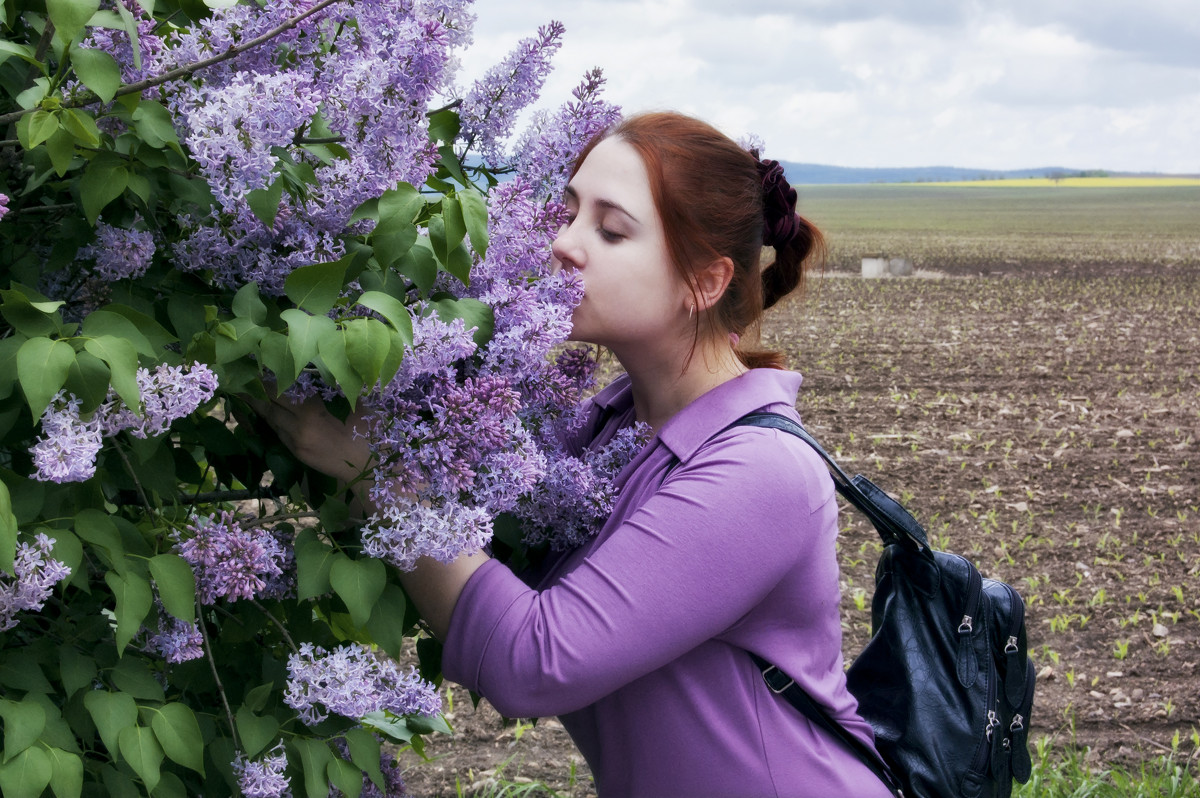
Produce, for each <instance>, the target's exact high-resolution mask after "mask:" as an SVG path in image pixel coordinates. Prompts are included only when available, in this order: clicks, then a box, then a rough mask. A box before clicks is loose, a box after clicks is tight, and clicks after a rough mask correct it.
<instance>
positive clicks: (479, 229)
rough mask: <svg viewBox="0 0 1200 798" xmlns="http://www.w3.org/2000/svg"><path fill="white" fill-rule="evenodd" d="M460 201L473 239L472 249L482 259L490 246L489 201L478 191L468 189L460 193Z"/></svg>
mask: <svg viewBox="0 0 1200 798" xmlns="http://www.w3.org/2000/svg"><path fill="white" fill-rule="evenodd" d="M458 201H459V203H461V204H462V212H463V222H464V223H465V224H466V226H467V235H468V236H470V237H471V247H472V248H473V249H474V250H475V251H476V252H478V253H479V257H481V258H482V257H484V256H485V255H487V246H488V211H487V200H486V199H484V197H483V195H482V194H480V193H479V192H478V191H471V190H470V189H468V190H465V191H460V192H458Z"/></svg>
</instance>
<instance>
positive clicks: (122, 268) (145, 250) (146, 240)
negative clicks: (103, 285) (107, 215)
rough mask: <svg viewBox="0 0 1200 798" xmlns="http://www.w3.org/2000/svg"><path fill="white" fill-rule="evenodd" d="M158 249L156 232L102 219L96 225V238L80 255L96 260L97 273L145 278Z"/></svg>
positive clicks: (104, 276) (106, 276)
mask: <svg viewBox="0 0 1200 798" xmlns="http://www.w3.org/2000/svg"><path fill="white" fill-rule="evenodd" d="M154 251H155V245H154V234H153V233H151V232H148V231H145V230H126V229H124V228H121V227H113V226H112V225H109V224H105V223H104V222H100V223H99V224H97V225H96V241H95V242H94V243H92V244H89V245H88V246H86V247H83V248H82V249H81V250H79V255H78V257H80V258H83V259H89V258H90V259H92V260H93V261H95V267H94V268H93V272H94V273H95V275H96V276H97V277H99V278H101V279H103V280H108V281H112V280H123V279H126V278H135V277H141V276H142V275H143V274H145V273H146V270H147V269H149V268H150V263H151V261H152V260H153V259H154Z"/></svg>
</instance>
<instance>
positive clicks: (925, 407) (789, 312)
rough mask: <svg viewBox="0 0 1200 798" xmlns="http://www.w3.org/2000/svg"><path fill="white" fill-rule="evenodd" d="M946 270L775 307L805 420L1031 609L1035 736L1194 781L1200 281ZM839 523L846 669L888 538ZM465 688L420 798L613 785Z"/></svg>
mask: <svg viewBox="0 0 1200 798" xmlns="http://www.w3.org/2000/svg"><path fill="white" fill-rule="evenodd" d="M934 277H940V279H921V278H895V279H887V280H873V281H870V280H862V279H860V278H858V277H857V276H854V275H850V274H842V275H836V274H832V275H828V276H827V277H826V278H824V279H815V280H813V281H812V285H811V287H810V291H809V293H808V296H807V297H806V298H805V299H804V300H802V301H798V302H793V303H790V304H789V305H788V306H787V307H785V308H782V309H778V310H776V311H774V312H773V313H772V315H771V316H770V318H769V320H768V322H767V323H766V324H765V326H764V330H763V339H764V343H765V344H766V345H767V346H769V347H770V348H775V349H780V350H783V351H785V352H786V353H787V355H788V359H789V361H790V363H791V364H792V365H793V366H794V367H795V368H797V369H798V370H799V371H801V372H803V373H804V375H805V382H804V387H803V389H802V391H801V394H800V400H799V408H800V412H801V414H802V416H803V417H804V419H805V422H806V425H807V426H808V427H809V429H810V430H811V431H812V432H813V433H814V434H815V435H816V436H817V437H818V439H820V440H821V441H822V442H823V444H824V445H825V447H826V449H827V450H829V451H830V452H831V453H835V456H836V457H838V459H839V460H840V461H841V462H842V464H843V466H844V467H845V468H846V470H848V471H850V472H851V473H855V472H862V473H864V474H866V475H868V476H869V477H871V478H872V479H873V480H874V481H876V482H877V483H878V484H880V485H881V486H882V487H884V488H885V489H887V490H889V491H890V492H892V493H893V495H895V496H897V497H898V498H900V499H901V500H902V501H903V502H904V503H905V504H906V506H908V508H909V509H910V510H911V511H912V512H913V514H914V515H916V516H917V518H918V519H919V520H920V521H921V522H922V523H923V524H924V525H925V527H926V529H927V530H928V532H929V533H930V534H931V536H932V537H933V539H934V542H935V545H936V546H938V547H940V548H944V549H947V550H951V551H954V552H957V553H959V554H963V555H964V556H967V557H968V558H970V559H972V560H973V561H974V562H976V564H977V565H978V566H979V567H980V569H981V570H982V571H983V572H984V574H985V575H988V576H992V577H995V578H998V579H1003V580H1005V581H1007V582H1010V583H1012V584H1013V585H1015V586H1016V587H1017V588H1018V590H1019V591H1020V592H1021V593H1022V595H1023V596H1024V597H1025V599H1026V602H1027V604H1028V617H1027V624H1028V630H1029V647H1030V653H1031V656H1033V658H1034V661H1035V663H1036V665H1037V668H1038V670H1039V678H1038V687H1037V694H1036V700H1035V705H1034V713H1033V719H1032V720H1033V735H1032V739H1034V740H1037V739H1039V738H1047V737H1048V738H1050V739H1051V740H1052V745H1054V746H1066V745H1069V744H1072V743H1074V744H1075V745H1078V746H1080V747H1086V748H1088V749H1090V750H1091V754H1090V756H1093V757H1095V758H1097V759H1098V760H1099V761H1120V762H1124V763H1127V764H1134V763H1136V762H1137V761H1139V760H1144V759H1146V758H1148V757H1151V756H1158V755H1162V754H1164V753H1168V752H1170V750H1171V748H1172V745H1173V738H1175V743H1176V744H1177V745H1179V747H1180V751H1181V756H1182V757H1187V758H1188V761H1189V763H1190V767H1191V768H1192V769H1193V770H1196V769H1197V768H1198V764H1197V763H1198V757H1200V752H1198V751H1196V750H1195V743H1194V742H1193V740H1192V736H1193V734H1194V731H1195V730H1196V729H1200V671H1198V667H1197V663H1198V662H1200V446H1198V445H1197V433H1198V431H1200V273H1198V272H1197V271H1196V270H1195V269H1178V268H1174V269H1173V268H1170V267H1153V268H1142V269H1137V268H1133V267H1132V266H1131V265H1130V264H1113V265H1112V267H1111V268H1108V269H1106V268H1103V267H1098V266H1095V265H1090V266H1089V267H1088V269H1087V272H1086V273H1082V272H1079V271H1075V270H1071V269H1064V268H1054V269H1038V268H1032V267H1028V265H1016V266H1014V265H1012V264H1004V263H999V264H996V265H994V266H989V267H988V268H985V269H976V270H969V271H959V272H958V273H954V270H953V269H948V270H946V271H944V272H942V273H941V274H939V275H934ZM839 278H845V279H839ZM842 525H843V532H842V538H841V544H840V557H841V567H842V596H843V606H842V615H843V620H844V624H843V628H844V632H845V651H846V656H847V659H848V660H849V659H852V658H853V655H854V653H855V652H857V651H858V650H859V649H861V647H862V646H863V644H864V642H865V641H866V639H867V637H868V635H869V608H870V597H871V594H872V581H873V574H874V565H875V561H876V559H877V557H878V551H879V546H878V541H877V537H876V535H875V533H874V531H873V530H872V529H871V528H870V527H869V526H868V525H867V523H866V522H865V521H862V520H861V519H859V518H858V517H857V516H856V514H855V513H854V511H853V510H852V509H850V508H847V507H844V508H843V515H842ZM452 695H453V712H452V713H451V718H452V719H451V723H452V724H453V725H454V726H455V728H456V734H455V736H454V737H452V738H445V737H443V738H435V739H431V740H430V741H429V745H428V748H427V751H428V753H429V754H430V755H431V756H432V757H433V758H434V761H432V762H428V763H423V764H419V765H416V766H415V767H414V768H413V769H412V770H410V771H409V773H408V774H407V779H408V782H409V785H410V790H411V791H412V793H413V794H414V795H418V796H423V795H455V794H468V795H469V794H472V793H474V792H478V791H481V790H486V789H487V788H488V786H489V784H493V783H494V782H491V781H489V780H490V779H492V778H494V777H495V776H496V773H497V771H498V770H499V772H500V774H501V777H502V778H503V779H505V780H507V781H509V782H512V781H523V780H524V779H531V780H534V781H536V782H542V783H544V784H545V785H548V787H550V788H553V789H554V790H556V791H557V792H558V793H559V794H560V795H569V796H587V795H593V794H594V792H593V790H592V786H591V782H590V779H589V776H588V772H587V769H586V766H585V765H583V764H582V762H581V759H580V757H579V755H578V753H577V752H576V750H575V749H574V747H573V745H572V744H571V742H570V739H569V738H568V737H567V735H566V733H565V732H564V731H563V729H562V727H561V725H560V724H558V723H557V721H553V720H542V721H539V722H538V723H537V725H536V726H534V727H530V726H529V725H528V724H518V725H512V724H511V723H510V724H509V725H505V724H504V723H503V721H502V720H501V719H500V718H499V717H498V716H497V715H496V713H495V712H494V711H493V710H491V708H490V707H488V706H487V705H486V703H484V704H481V705H480V707H479V708H478V709H477V710H474V709H472V708H471V703H470V700H469V698H468V697H467V696H466V694H465V693H463V692H462V691H460V690H456V691H455V692H454V693H453V694H452ZM414 759H415V758H414V757H412V756H411V755H409V756H408V758H407V761H409V762H413V761H414ZM573 763H574V764H573ZM456 784H457V787H456ZM537 794H542V793H537Z"/></svg>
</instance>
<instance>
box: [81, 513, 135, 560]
mask: <svg viewBox="0 0 1200 798" xmlns="http://www.w3.org/2000/svg"><path fill="white" fill-rule="evenodd" d="M75 534H76V535H78V536H79V537H80V538H81V539H83V540H85V541H87V542H88V543H91V544H92V545H93V546H99V547H100V548H102V549H103V550H104V551H103V554H104V555H105V556H106V557H107V559H108V564H109V565H110V566H112V567H114V568H118V567H119V568H124V565H125V544H124V543H123V542H122V541H121V533H120V532H119V531H118V530H117V525H116V524H114V523H113V521H112V519H111V518H110V517H109V516H108V514H107V513H104V512H101V511H100V510H95V509H91V508H89V509H87V510H81V511H80V512H79V514H78V515H76V516H75Z"/></svg>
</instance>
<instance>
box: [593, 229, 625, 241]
mask: <svg viewBox="0 0 1200 798" xmlns="http://www.w3.org/2000/svg"><path fill="white" fill-rule="evenodd" d="M596 232H598V233H599V234H600V237H601V238H603V239H604V240H605V241H607V242H609V243H610V244H613V243H616V242H617V241H620V240H621V239H623V238H624V237H625V236H623V235H621V234H620V233H614V232H613V231H612V230H608V229H606V228H604V227H602V226H601V227H597V228H596Z"/></svg>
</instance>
